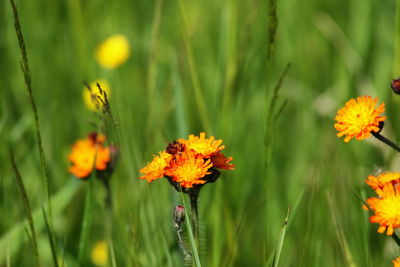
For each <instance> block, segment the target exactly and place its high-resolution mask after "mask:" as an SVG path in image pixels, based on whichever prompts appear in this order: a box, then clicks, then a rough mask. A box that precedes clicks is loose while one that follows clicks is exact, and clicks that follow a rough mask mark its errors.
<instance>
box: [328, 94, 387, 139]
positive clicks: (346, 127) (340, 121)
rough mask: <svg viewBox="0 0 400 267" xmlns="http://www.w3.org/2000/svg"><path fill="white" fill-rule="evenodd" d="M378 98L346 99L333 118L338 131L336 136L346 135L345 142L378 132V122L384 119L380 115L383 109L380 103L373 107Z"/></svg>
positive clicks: (383, 105)
mask: <svg viewBox="0 0 400 267" xmlns="http://www.w3.org/2000/svg"><path fill="white" fill-rule="evenodd" d="M377 102H378V98H374V99H372V97H370V96H362V97H357V100H355V99H354V98H352V99H350V100H349V101H347V103H346V104H345V106H344V107H343V108H341V109H339V111H338V113H337V115H336V117H335V120H336V122H337V123H335V129H336V130H337V131H339V133H337V136H338V137H342V136H344V135H346V137H345V138H344V141H345V142H346V143H347V142H349V141H350V140H351V139H352V138H356V139H357V140H362V139H365V138H367V137H369V136H370V134H371V132H379V131H380V127H379V123H380V122H382V121H384V120H385V119H386V117H385V116H380V115H381V114H382V113H383V112H384V111H385V104H384V103H382V104H381V105H379V106H378V107H377V108H375V106H376V104H377Z"/></svg>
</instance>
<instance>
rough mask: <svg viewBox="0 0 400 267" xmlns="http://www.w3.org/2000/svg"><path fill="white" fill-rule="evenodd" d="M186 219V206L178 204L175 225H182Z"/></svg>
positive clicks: (175, 211)
mask: <svg viewBox="0 0 400 267" xmlns="http://www.w3.org/2000/svg"><path fill="white" fill-rule="evenodd" d="M184 221H185V208H184V207H183V206H176V207H175V210H174V222H175V227H180V225H181V223H182V222H184Z"/></svg>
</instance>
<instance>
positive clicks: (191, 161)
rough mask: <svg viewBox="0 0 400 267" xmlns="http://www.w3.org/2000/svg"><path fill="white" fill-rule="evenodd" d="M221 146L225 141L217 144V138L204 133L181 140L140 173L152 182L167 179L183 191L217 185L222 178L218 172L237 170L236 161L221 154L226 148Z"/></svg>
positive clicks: (172, 144)
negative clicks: (220, 170) (214, 183)
mask: <svg viewBox="0 0 400 267" xmlns="http://www.w3.org/2000/svg"><path fill="white" fill-rule="evenodd" d="M221 144H222V140H220V139H219V140H215V138H214V137H213V136H211V137H210V138H206V134H205V133H204V132H201V133H200V136H194V135H189V138H188V139H182V138H180V139H178V140H177V141H174V142H172V143H170V144H169V145H168V146H167V148H166V149H165V150H164V151H161V152H159V154H158V155H156V156H154V158H153V160H152V161H151V162H150V163H148V164H147V165H146V166H145V167H144V168H142V169H141V170H140V173H142V174H143V175H142V176H141V177H140V179H146V180H147V181H148V182H152V181H154V180H156V179H159V178H162V177H163V176H165V177H166V178H167V179H168V180H169V181H170V183H171V184H172V185H174V186H175V187H177V185H180V187H182V188H193V187H194V186H201V185H204V184H205V183H208V182H214V181H215V180H216V179H217V178H218V176H219V171H218V170H217V169H225V170H233V169H234V167H235V166H234V165H232V164H230V162H231V161H232V159H233V158H232V157H229V158H227V157H225V155H224V154H223V153H222V152H221V151H222V150H223V149H224V148H225V146H223V145H221Z"/></svg>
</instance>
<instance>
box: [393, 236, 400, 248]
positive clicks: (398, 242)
mask: <svg viewBox="0 0 400 267" xmlns="http://www.w3.org/2000/svg"><path fill="white" fill-rule="evenodd" d="M392 237H393V240H394V242H396V244H397V245H398V246H399V247H400V238H399V237H398V236H397V235H396V233H393V234H392Z"/></svg>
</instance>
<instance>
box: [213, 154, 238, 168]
mask: <svg viewBox="0 0 400 267" xmlns="http://www.w3.org/2000/svg"><path fill="white" fill-rule="evenodd" d="M232 160H233V158H232V157H229V158H227V157H225V155H224V154H222V153H220V152H218V153H217V154H215V155H213V156H211V161H212V164H213V166H214V167H215V168H218V169H225V170H234V169H235V165H233V164H228V163H229V162H231V161H232Z"/></svg>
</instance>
